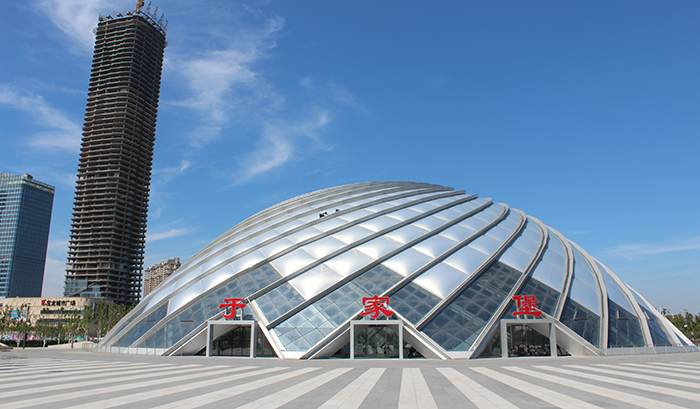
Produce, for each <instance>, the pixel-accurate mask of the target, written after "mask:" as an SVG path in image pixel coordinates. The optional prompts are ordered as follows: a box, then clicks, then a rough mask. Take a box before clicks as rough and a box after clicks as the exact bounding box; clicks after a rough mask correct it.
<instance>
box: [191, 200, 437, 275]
mask: <svg viewBox="0 0 700 409" xmlns="http://www.w3.org/2000/svg"><path fill="white" fill-rule="evenodd" d="M387 190H390V191H391V190H394V189H387ZM402 190H405V189H398V191H399V192H400V191H402ZM425 190H426V191H427V192H428V193H429V192H432V191H435V190H438V191H440V190H445V188H441V189H439V188H430V189H425ZM418 192H422V190H420V189H419V190H411V191H410V192H406V193H403V194H400V195H396V196H390V197H389V198H384V199H379V200H377V201H376V202H381V201H386V200H393V199H396V198H400V197H408V196H413V195H417V194H421V193H418ZM390 193H393V192H390ZM384 194H385V191H374V192H372V193H369V194H366V195H362V196H356V197H353V198H348V200H346V201H342V200H341V201H338V202H336V203H335V204H336V205H340V204H342V203H352V202H353V201H356V200H358V199H360V198H366V197H372V196H382V195H384ZM351 199H352V200H351ZM370 203H375V202H370ZM361 206H362V207H359V206H355V207H352V208H349V209H345V210H343V211H339V212H337V213H333V214H331V215H329V216H327V217H331V218H332V217H338V216H342V215H343V214H348V213H352V212H354V211H356V210H357V209H358V208H359V209H362V208H364V207H366V206H367V204H363V205H361ZM315 211H316V210H309V211H307V212H304V213H301V214H298V215H294V217H295V218H298V217H302V216H303V215H307V214H310V213H313V212H315ZM290 219H291V217H290V218H287V219H284V220H283V221H282V220H281V221H279V222H277V223H276V224H274V225H271V226H268V227H266V228H264V229H261V230H259V231H256V232H255V233H253V234H252V235H247V236H243V237H241V238H240V239H238V240H237V241H235V242H233V243H230V244H229V245H228V246H225V247H222V248H220V249H219V250H217V251H216V252H214V253H212V254H209V255H207V256H206V257H205V258H203V259H201V260H199V261H197V262H196V263H195V264H193V265H192V266H191V267H190V266H186V268H191V269H194V268H197V267H199V266H201V265H203V264H206V263H207V261H208V260H210V259H211V258H213V257H216V256H218V255H220V254H222V253H224V252H226V251H227V249H228V248H230V247H235V246H237V245H239V244H240V243H243V242H245V241H246V240H250V239H252V238H254V237H257V236H259V235H261V234H264V233H266V232H268V231H270V230H273V229H275V228H277V227H280V226H284V225H285V224H287V223H289V222H290V221H291V220H290ZM326 220H327V219H326ZM323 221H325V220H321V219H320V218H319V220H314V221H312V222H308V223H306V224H304V225H302V226H297V227H295V228H293V229H291V230H288V231H286V232H284V233H283V234H281V235H277V236H275V237H271V238H270V239H268V240H266V241H264V242H262V243H258V244H256V245H255V246H253V247H249V248H248V249H247V250H245V251H244V252H241V253H239V254H236V255H235V256H232V257H230V258H228V259H227V260H231V261H233V259H236V258H240V257H244V256H246V255H248V254H250V253H251V252H253V251H255V250H257V249H259V248H262V247H264V246H266V245H268V244H270V243H271V241H270V240H273V239H274V240H279V239H280V238H284V237H287V236H289V235H291V234H294V233H297V232H299V231H301V230H304V229H306V228H307V227H309V226H315V225H316V224H319V223H322V222H323ZM283 222H284V223H283ZM244 231H245V230H241V231H238V232H237V233H236V234H240V233H242V232H244ZM224 234H226V233H224ZM232 236H233V235H232ZM232 236H229V237H232ZM223 240H224V239H222V240H220V241H218V242H217V243H216V245H219V244H220V243H221V241H223ZM274 240H273V241H274ZM216 245H209V246H207V248H205V249H204V250H207V249H211V247H215V246H216ZM204 250H202V251H200V252H199V253H198V254H202V253H204ZM196 256H197V255H195V256H193V258H194V257H196ZM180 268H181V269H182V267H180ZM185 274H187V273H185V272H184V271H183V273H182V274H181V275H180V276H183V275H185Z"/></svg>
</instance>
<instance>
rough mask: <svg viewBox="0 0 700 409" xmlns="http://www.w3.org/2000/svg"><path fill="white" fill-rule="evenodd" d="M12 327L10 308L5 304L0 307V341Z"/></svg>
mask: <svg viewBox="0 0 700 409" xmlns="http://www.w3.org/2000/svg"><path fill="white" fill-rule="evenodd" d="M11 327H12V309H11V308H10V307H9V306H8V305H6V306H4V307H2V309H0V341H1V340H3V339H5V334H6V333H8V332H10V328H11Z"/></svg>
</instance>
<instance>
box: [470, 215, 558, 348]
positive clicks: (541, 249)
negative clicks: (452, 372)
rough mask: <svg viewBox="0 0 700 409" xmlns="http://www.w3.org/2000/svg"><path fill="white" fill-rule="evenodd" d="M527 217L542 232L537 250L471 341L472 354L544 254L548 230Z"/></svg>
mask: <svg viewBox="0 0 700 409" xmlns="http://www.w3.org/2000/svg"><path fill="white" fill-rule="evenodd" d="M517 212H518V213H519V214H520V215H521V217H524V218H525V219H528V216H527V215H526V214H525V213H522V212H521V211H519V210H517ZM529 219H532V221H533V222H534V223H535V224H536V225H537V227H538V228H539V229H540V231H541V233H542V237H541V238H540V244H539V246H538V247H537V251H536V252H535V255H534V257H533V258H532V259H531V260H530V263H529V264H528V265H527V267H526V268H525V271H523V273H522V274H521V275H520V278H519V279H518V281H517V282H516V283H515V285H514V286H513V288H512V289H511V290H510V292H509V293H508V296H507V297H506V299H505V300H503V302H502V303H501V305H500V306H499V307H498V310H496V313H495V314H493V315H492V316H491V319H490V320H489V322H487V323H486V325H485V326H484V329H483V330H482V331H481V333H480V334H479V336H478V337H476V339H475V340H474V342H473V343H472V346H471V347H470V348H469V350H470V351H472V354H473V353H474V352H476V351H478V350H480V349H481V348H480V347H481V346H482V345H481V343H482V342H483V341H484V340H485V338H486V336H487V335H488V334H491V333H492V332H493V330H494V327H495V326H496V325H498V322H499V321H500V317H501V315H502V314H503V313H504V312H505V310H506V308H508V304H510V302H511V301H512V300H513V296H515V294H516V293H518V292H520V291H521V290H522V287H523V285H524V284H525V280H527V279H528V278H530V277H531V276H532V272H533V271H534V270H535V266H536V265H537V264H538V263H539V262H540V261H541V260H542V256H543V255H544V251H545V248H546V247H547V243H548V241H549V232H548V231H547V227H546V226H545V225H544V224H542V222H540V221H539V220H537V219H535V218H534V217H529Z"/></svg>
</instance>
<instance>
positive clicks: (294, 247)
mask: <svg viewBox="0 0 700 409" xmlns="http://www.w3.org/2000/svg"><path fill="white" fill-rule="evenodd" d="M414 194H415V193H414ZM463 194H464V191H450V192H446V193H443V194H439V195H435V196H431V197H427V198H421V199H417V200H414V201H412V202H408V203H404V204H402V205H399V206H395V207H393V208H390V209H385V210H382V211H380V212H377V213H374V214H371V215H367V216H365V217H362V218H359V219H357V220H354V221H352V222H348V223H346V224H344V225H342V226H338V227H336V228H335V229H331V230H329V231H327V232H324V233H322V234H319V235H317V236H314V237H311V238H309V239H307V240H304V241H301V242H299V243H297V244H295V245H293V246H290V247H289V248H287V249H285V250H282V251H280V252H279V253H277V254H274V255H272V256H270V257H267V258H265V259H263V260H261V261H259V262H258V263H256V264H254V265H252V266H250V267H248V268H247V269H245V270H243V271H241V272H239V273H237V274H234V275H233V276H231V277H229V278H228V279H227V280H225V281H223V282H221V283H219V284H218V285H217V286H216V287H212V288H210V289H209V290H207V291H205V292H202V293H200V295H199V297H196V298H194V299H193V300H191V301H189V302H187V303H185V304H184V305H182V306H181V307H180V308H179V309H178V311H181V310H184V309H186V308H188V307H189V306H190V305H192V304H193V303H194V302H196V301H197V300H198V299H201V298H202V297H205V296H206V295H208V294H210V293H212V292H214V291H216V290H217V289H219V288H221V287H222V286H224V285H226V284H227V283H229V282H230V281H231V280H233V279H235V278H237V277H241V276H242V275H244V274H246V273H248V272H250V271H253V270H255V269H256V268H258V267H260V266H262V265H265V264H268V263H270V262H271V261H272V260H276V259H278V258H280V257H282V256H284V255H286V254H288V253H291V252H292V251H294V250H296V249H298V248H300V247H303V246H305V245H307V244H309V243H313V242H314V241H317V240H320V239H322V238H325V237H328V236H330V235H332V234H335V233H337V232H339V231H342V230H345V229H348V228H350V227H352V226H355V225H358V224H360V223H364V222H365V221H368V220H371V219H374V218H376V217H379V216H382V215H384V214H389V213H392V212H395V211H397V210H401V209H405V208H408V207H411V206H414V205H416V204H421V203H425V202H429V201H432V200H436V199H441V198H445V197H450V196H457V195H463ZM399 196H400V195H399ZM476 197H477V195H472V196H468V197H467V199H466V200H463V201H461V202H460V203H464V202H466V201H469V200H473V199H475V198H476ZM387 200H389V199H388V198H385V199H379V200H378V202H380V203H381V202H384V201H387ZM366 205H367V204H365V205H362V208H364V207H365V206H366ZM444 206H447V205H444ZM442 207H443V206H441V207H439V208H436V209H442ZM348 210H350V209H348ZM440 211H441V210H440ZM338 213H341V212H338ZM433 213H437V212H434V211H430V212H426V213H423V214H421V215H419V216H416V217H414V218H411V219H409V221H410V220H414V219H415V220H420V219H421V218H423V217H425V216H429V215H431V214H433ZM415 220H414V221H415ZM403 223H406V222H401V223H399V225H402V224H403ZM307 227H308V224H307V225H304V226H299V227H298V228H296V229H292V230H290V231H288V232H285V233H284V236H282V237H286V236H288V235H291V234H294V233H296V231H297V230H303V229H305V228H307ZM401 227H402V226H401ZM278 239H279V237H278V236H276V237H272V238H270V239H269V240H266V241H264V242H262V243H259V244H257V245H256V246H254V247H251V248H250V249H248V250H246V251H245V252H243V253H244V254H241V255H240V256H239V255H236V256H235V257H234V258H232V259H231V260H229V261H228V262H229V263H230V262H231V261H232V260H233V259H237V258H240V257H244V256H246V255H248V254H250V253H252V252H254V251H256V250H259V249H260V248H262V247H264V246H266V245H268V244H270V243H272V242H274V241H276V240H278ZM356 245H359V244H356ZM336 253H337V251H336V252H334V253H332V254H330V255H328V256H326V257H324V258H323V259H321V260H323V261H317V262H316V263H312V264H313V266H315V265H317V264H320V263H322V262H324V261H325V259H327V258H330V257H334V256H335V255H336ZM310 268H313V267H309V268H306V269H305V270H304V272H305V271H307V270H309V269H310ZM210 274H211V273H210ZM294 274H296V273H294ZM299 274H301V273H299ZM299 274H296V275H293V276H294V277H296V276H297V275H299ZM207 275H209V274H207ZM290 276H292V275H290ZM290 276H287V277H284V276H283V277H282V278H281V279H279V280H277V281H275V282H274V283H272V284H270V285H268V286H267V287H265V288H263V289H261V290H258V291H257V292H255V293H254V294H252V295H250V296H248V297H246V300H248V301H252V300H254V299H255V298H257V297H259V296H260V295H262V294H263V291H264V290H265V289H267V288H269V287H272V288H269V290H267V291H270V290H272V289H274V288H277V287H278V286H280V285H282V284H283V283H284V282H286V281H288V280H285V279H290ZM198 277H206V276H202V275H200V276H198ZM291 278H293V277H291ZM200 281H201V280H200ZM189 287H190V285H187V286H183V287H180V288H178V289H177V290H175V291H173V292H172V293H171V294H170V296H168V297H165V298H163V299H162V300H161V301H159V302H158V303H157V304H156V305H154V306H153V307H152V308H151V309H152V310H155V309H157V308H159V307H160V306H162V305H163V304H165V303H168V302H170V300H171V299H172V298H174V297H175V296H176V295H178V294H180V293H181V292H183V291H184V290H185V289H187V288H189ZM265 292H266V291H265ZM175 312H176V311H173V312H172V313H166V317H167V316H169V315H171V314H174V313H175ZM135 321H137V320H136V319H134V320H133V321H132V322H131V323H130V324H129V325H131V327H130V328H124V329H123V330H121V331H120V332H122V331H124V330H127V331H128V330H130V329H131V328H133V326H135V325H136V324H135V323H134V322H135ZM127 327H128V326H127ZM156 327H160V323H157V324H156V325H155V326H154V327H153V328H156ZM132 344H133V343H132Z"/></svg>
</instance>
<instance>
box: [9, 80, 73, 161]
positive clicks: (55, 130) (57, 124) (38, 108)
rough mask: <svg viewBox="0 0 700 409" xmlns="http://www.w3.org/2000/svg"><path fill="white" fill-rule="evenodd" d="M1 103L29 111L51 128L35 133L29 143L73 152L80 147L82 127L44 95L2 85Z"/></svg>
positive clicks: (33, 145)
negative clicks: (50, 103)
mask: <svg viewBox="0 0 700 409" xmlns="http://www.w3.org/2000/svg"><path fill="white" fill-rule="evenodd" d="M0 104H3V105H7V106H9V107H11V108H14V109H17V110H20V111H24V112H27V113H28V114H30V115H32V116H33V117H34V119H35V120H36V122H37V123H38V124H40V125H42V126H45V127H47V128H49V130H47V131H44V132H40V133H38V134H36V135H34V136H33V137H32V138H31V139H30V141H29V145H30V146H32V147H35V148H58V149H67V150H71V151H73V152H75V151H77V150H78V149H79V147H80V139H81V137H82V131H81V127H80V126H79V125H78V124H76V123H75V122H73V121H71V120H70V119H69V118H68V117H66V116H65V115H64V114H63V113H62V112H61V111H59V110H58V109H56V108H54V107H52V106H51V105H49V104H48V103H47V102H46V101H45V100H44V98H43V97H42V96H40V95H33V94H32V93H30V92H28V91H23V90H19V89H17V88H15V87H12V86H8V85H0Z"/></svg>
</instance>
